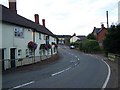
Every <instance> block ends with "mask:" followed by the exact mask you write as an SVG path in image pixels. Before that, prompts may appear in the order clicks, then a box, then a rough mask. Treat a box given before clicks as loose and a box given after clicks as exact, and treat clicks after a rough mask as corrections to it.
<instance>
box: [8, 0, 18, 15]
mask: <svg viewBox="0 0 120 90" xmlns="http://www.w3.org/2000/svg"><path fill="white" fill-rule="evenodd" d="M9 9H10V10H11V11H13V12H14V13H16V14H17V9H16V0H9Z"/></svg>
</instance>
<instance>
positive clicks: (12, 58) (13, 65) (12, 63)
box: [10, 48, 15, 68]
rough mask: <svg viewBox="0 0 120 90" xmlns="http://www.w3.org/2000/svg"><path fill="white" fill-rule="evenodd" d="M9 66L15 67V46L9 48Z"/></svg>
mask: <svg viewBox="0 0 120 90" xmlns="http://www.w3.org/2000/svg"><path fill="white" fill-rule="evenodd" d="M10 59H11V68H14V67H15V48H11V49H10Z"/></svg>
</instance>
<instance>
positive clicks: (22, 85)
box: [9, 81, 35, 90]
mask: <svg viewBox="0 0 120 90" xmlns="http://www.w3.org/2000/svg"><path fill="white" fill-rule="evenodd" d="M34 82H35V81H31V82H28V83H25V84H21V85H19V86H16V87H13V88H11V89H9V90H13V89H17V88H20V87H24V86H27V85H29V84H32V83H34Z"/></svg>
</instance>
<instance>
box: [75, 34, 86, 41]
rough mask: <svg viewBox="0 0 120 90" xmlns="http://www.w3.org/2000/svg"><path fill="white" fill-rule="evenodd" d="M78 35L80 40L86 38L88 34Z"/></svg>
mask: <svg viewBox="0 0 120 90" xmlns="http://www.w3.org/2000/svg"><path fill="white" fill-rule="evenodd" d="M77 37H78V38H80V40H84V39H86V36H82V35H79V36H77Z"/></svg>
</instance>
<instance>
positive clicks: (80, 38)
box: [70, 34, 86, 43]
mask: <svg viewBox="0 0 120 90" xmlns="http://www.w3.org/2000/svg"><path fill="white" fill-rule="evenodd" d="M85 39H86V36H84V35H83V36H82V35H78V36H76V34H74V35H73V36H72V37H71V38H70V43H74V42H76V41H83V40H85Z"/></svg>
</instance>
